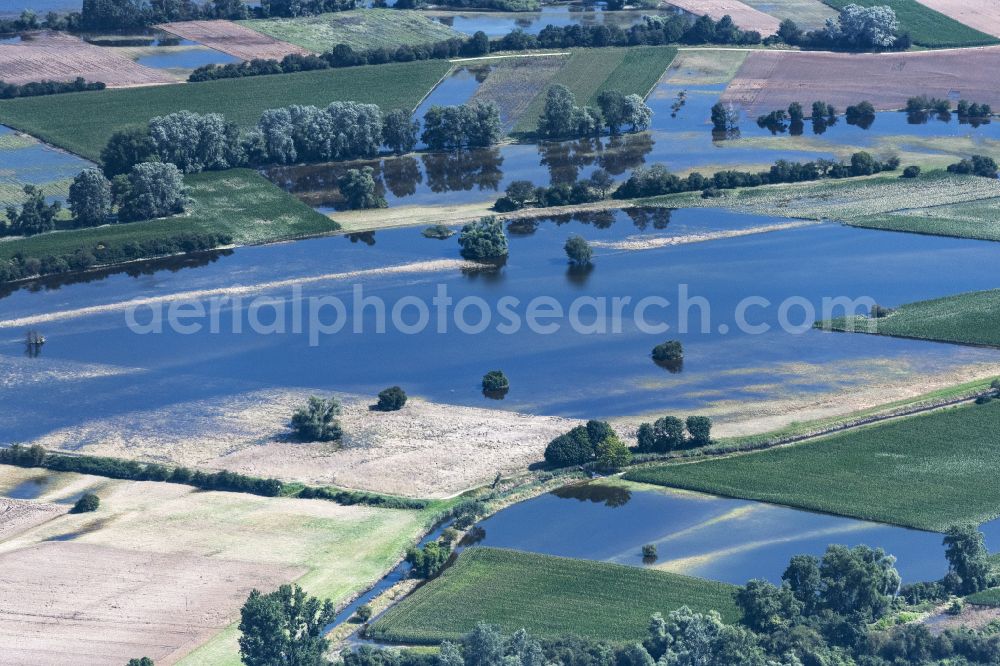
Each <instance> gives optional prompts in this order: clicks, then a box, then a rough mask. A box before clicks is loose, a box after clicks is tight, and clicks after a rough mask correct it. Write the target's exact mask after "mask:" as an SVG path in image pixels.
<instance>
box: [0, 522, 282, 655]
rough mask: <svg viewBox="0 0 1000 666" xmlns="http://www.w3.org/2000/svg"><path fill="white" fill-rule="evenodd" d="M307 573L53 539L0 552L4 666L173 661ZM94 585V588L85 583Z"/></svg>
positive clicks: (0, 650) (0, 652)
mask: <svg viewBox="0 0 1000 666" xmlns="http://www.w3.org/2000/svg"><path fill="white" fill-rule="evenodd" d="M298 573H301V570H298V571H297V570H295V569H293V568H290V567H282V566H277V565H268V564H255V563H250V562H242V561H236V560H223V559H215V558H208V557H202V556H198V555H181V554H171V555H164V554H159V553H144V552H138V551H131V550H124V549H120V548H111V547H107V546H97V545H91V544H83V543H58V542H48V543H40V544H36V545H33V546H31V547H28V548H23V549H19V550H14V551H9V552H6V553H3V554H0V655H3V656H2V657H0V662H2V663H5V664H19V665H21V666H33V665H35V664H38V665H39V666H42V665H49V664H56V663H69V662H71V663H73V664H77V665H80V666H83V665H88V664H93V665H94V666H106V665H107V664H114V663H121V664H124V663H125V662H126V661H128V660H129V659H131V658H134V657H137V656H148V657H151V658H152V659H153V660H154V661H156V663H158V664H160V663H162V664H171V663H173V662H175V661H176V660H177V659H178V658H179V657H180V656H182V655H183V654H184V653H186V652H188V651H190V650H191V649H192V648H193V647H194V646H196V645H198V644H200V643H202V642H204V641H205V640H207V639H208V638H209V637H210V636H212V635H214V634H216V633H218V632H219V631H221V630H222V629H224V628H225V627H226V626H228V625H229V624H230V623H231V622H232V620H233V617H234V616H235V614H236V613H238V610H239V608H240V606H241V605H242V604H243V602H244V601H245V600H246V596H247V595H248V594H249V593H250V590H251V589H253V588H254V587H259V588H262V589H271V588H273V587H275V586H276V585H278V584H280V583H282V582H285V581H287V580H289V579H291V578H294V577H296V575H297V574H298ZM81 581H88V584H81Z"/></svg>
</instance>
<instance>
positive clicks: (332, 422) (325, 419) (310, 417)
mask: <svg viewBox="0 0 1000 666" xmlns="http://www.w3.org/2000/svg"><path fill="white" fill-rule="evenodd" d="M338 416H340V402H339V401H338V400H337V399H336V398H333V397H331V398H330V399H329V400H323V399H322V398H317V397H316V396H314V395H313V396H309V402H308V403H307V404H306V406H305V407H303V408H301V409H299V410H298V411H297V412H295V413H294V414H292V427H293V428H294V429H295V432H296V434H297V435H298V436H299V439H301V440H303V441H306V442H332V441H335V440H338V439H340V437H341V435H342V434H343V430H341V428H340V422H339V421H337V417H338Z"/></svg>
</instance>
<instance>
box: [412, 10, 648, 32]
mask: <svg viewBox="0 0 1000 666" xmlns="http://www.w3.org/2000/svg"><path fill="white" fill-rule="evenodd" d="M662 13H665V12H662V11H658V10H652V9H650V10H628V11H604V10H603V9H602V8H601V7H598V6H595V5H552V6H545V7H542V10H541V11H539V12H475V11H470V12H461V11H429V12H427V15H428V16H429V17H431V18H433V19H434V20H436V21H439V22H441V23H443V24H444V25H447V26H449V27H451V28H454V29H455V30H457V31H458V32H462V33H465V34H467V35H472V34H475V33H476V32H480V31H481V32H485V33H486V35H487V36H489V37H503V36H504V35H506V34H508V33H510V32H511V31H513V30H523V31H524V32H526V33H528V34H531V35H537V34H538V33H539V32H541V30H542V28H544V27H545V26H548V25H554V26H556V27H565V26H570V25H586V26H591V25H609V26H610V25H615V26H619V27H621V28H623V29H627V28H629V27H631V26H633V25H636V24H638V23H641V22H642V21H643V18H642V17H643V16H646V15H656V14H662Z"/></svg>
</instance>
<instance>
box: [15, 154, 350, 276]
mask: <svg viewBox="0 0 1000 666" xmlns="http://www.w3.org/2000/svg"><path fill="white" fill-rule="evenodd" d="M185 183H187V185H188V187H189V188H190V189H189V192H188V194H189V196H190V197H191V199H192V203H191V204H190V206H189V210H188V211H187V212H185V213H184V214H183V215H179V216H175V217H168V218H164V219H161V220H151V221H148V222H132V223H129V224H116V225H108V226H103V227H97V228H91V229H79V230H72V231H58V232H53V233H47V234H40V235H38V236H32V237H30V238H26V239H23V240H11V241H5V242H2V243H0V259H9V258H10V257H12V256H13V255H14V254H17V253H18V252H21V253H23V254H24V255H25V256H29V257H44V256H47V255H50V254H53V255H54V254H63V253H72V252H73V251H75V250H76V249H77V248H79V247H84V246H91V245H94V244H96V243H98V242H102V241H103V242H112V243H124V242H127V241H143V240H150V239H153V238H163V237H166V236H172V235H176V234H180V233H187V232H193V233H198V232H209V231H214V232H225V233H228V234H232V236H233V242H234V243H236V244H248V243H259V242H263V241H271V240H279V239H284V238H294V237H296V236H303V235H311V234H320V233H325V232H330V231H336V230H337V229H338V228H339V225H338V224H337V223H336V222H333V221H331V220H330V219H329V218H327V217H326V216H325V215H321V214H319V213H317V212H316V211H314V210H313V209H312V208H310V207H309V206H307V205H305V204H304V203H302V202H301V201H299V200H298V199H296V198H295V197H293V196H292V195H290V194H287V193H286V192H284V191H283V190H282V189H280V188H279V187H278V186H277V185H274V184H273V183H271V182H270V181H268V180H267V179H266V178H264V177H263V176H261V175H260V174H258V173H257V172H256V171H252V170H250V169H231V170H229V171H212V172H206V173H200V174H193V175H190V176H187V177H186V178H185Z"/></svg>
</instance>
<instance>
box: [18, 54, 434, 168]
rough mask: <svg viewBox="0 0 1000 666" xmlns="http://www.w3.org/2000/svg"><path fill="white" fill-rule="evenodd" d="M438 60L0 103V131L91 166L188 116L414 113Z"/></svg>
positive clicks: (247, 120)
mask: <svg viewBox="0 0 1000 666" xmlns="http://www.w3.org/2000/svg"><path fill="white" fill-rule="evenodd" d="M450 67H451V64H450V63H448V62H447V61H445V60H423V61H420V62H407V63H391V64H387V65H369V66H365V67H349V68H344V69H328V70H321V71H315V72H300V73H296V74H275V75H271V76H256V77H251V78H246V79H224V80H219V81H208V82H205V83H190V84H184V85H173V86H155V87H149V88H133V89H130V90H103V91H99V92H86V93H71V94H65V95H49V96H44V97H25V98H20V99H12V100H3V101H0V123H2V124H5V125H10V126H12V127H15V128H17V129H19V130H22V131H24V132H28V133H29V134H33V135H35V136H37V137H39V138H41V139H43V140H45V141H48V142H49V143H52V144H54V145H57V146H59V147H61V148H65V149H67V150H70V151H72V152H74V153H77V154H79V155H83V156H84V157H88V158H90V159H98V158H99V157H100V152H101V149H102V148H103V147H104V145H105V144H106V143H107V140H108V138H109V137H110V136H111V134H112V133H114V131H115V130H118V129H121V128H122V127H125V126H128V125H142V124H145V123H146V122H147V121H148V120H149V119H150V118H152V117H153V116H157V115H162V114H165V113H172V112H174V111H180V110H182V109H187V110H189V111H196V112H199V113H207V112H214V111H217V112H220V113H224V114H225V115H226V117H227V118H229V119H230V120H234V121H236V122H237V123H239V124H241V125H244V126H248V125H253V124H255V123H256V122H257V119H258V118H259V117H260V114H261V112H262V111H264V109H269V108H273V107H277V106H286V105H288V104H315V105H318V106H325V105H327V104H329V103H330V102H334V101H338V100H340V101H348V100H353V101H357V102H365V103H369V104H378V105H379V106H380V107H382V109H383V110H386V111H388V110H391V109H395V108H403V109H413V108H415V107H416V106H417V103H418V102H419V101H420V100H421V99H422V98H423V97H424V95H426V94H427V92H428V91H429V90H430V89H431V88H433V87H434V85H435V84H436V83H437V82H438V80H440V78H441V77H442V76H444V74H445V72H447V71H448V69H449V68H450Z"/></svg>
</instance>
